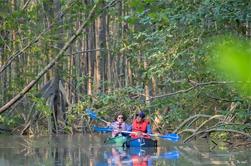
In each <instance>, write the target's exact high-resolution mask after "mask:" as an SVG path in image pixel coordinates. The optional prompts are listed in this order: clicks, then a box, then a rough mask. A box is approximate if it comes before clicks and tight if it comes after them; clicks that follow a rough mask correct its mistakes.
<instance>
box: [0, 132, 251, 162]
mask: <svg viewBox="0 0 251 166" xmlns="http://www.w3.org/2000/svg"><path fill="white" fill-rule="evenodd" d="M105 138H107V135H99V134H98V135H97V134H95V135H94V134H93V135H82V134H78V135H73V136H71V135H59V136H53V137H49V136H43V137H33V138H28V137H23V136H3V135H0V166H13V165H14V166H15V165H31V166H33V165H38V166H47V165H48V166H49V165H56V166H61V165H62V166H64V165H66V166H72V165H74V166H75V165H76V166H82V165H83V166H106V165H132V166H136V165H139V166H140V165H142V166H144V165H146V166H162V165H163V166H165V165H171V166H179V165H181V166H183V165H185V166H190V165H191V166H193V165H232V166H234V165H251V150H249V149H244V150H231V151H230V150H228V149H227V148H222V147H221V148H220V147H219V146H218V147H216V148H214V149H212V148H211V149H210V148H209V145H208V144H207V143H206V142H201V143H197V144H196V145H195V144H192V143H191V144H186V145H183V144H172V143H170V142H168V141H164V140H159V147H158V148H148V149H137V148H134V149H133V148H129V149H123V148H119V147H112V146H108V145H104V144H103V142H104V140H105Z"/></svg>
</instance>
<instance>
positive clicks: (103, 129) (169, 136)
mask: <svg viewBox="0 0 251 166" xmlns="http://www.w3.org/2000/svg"><path fill="white" fill-rule="evenodd" d="M93 129H94V131H96V132H112V131H113V129H112V128H109V127H96V126H94V128H93ZM120 132H121V133H129V134H131V133H136V132H132V131H120ZM146 135H149V136H151V137H159V138H162V139H164V140H168V141H172V142H178V141H179V140H180V136H179V135H178V134H175V133H170V134H165V135H158V134H146Z"/></svg>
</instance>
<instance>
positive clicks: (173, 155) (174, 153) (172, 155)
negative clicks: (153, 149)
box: [160, 151, 180, 160]
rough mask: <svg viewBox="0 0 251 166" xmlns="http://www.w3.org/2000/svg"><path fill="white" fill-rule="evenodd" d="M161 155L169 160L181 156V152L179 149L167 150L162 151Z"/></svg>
mask: <svg viewBox="0 0 251 166" xmlns="http://www.w3.org/2000/svg"><path fill="white" fill-rule="evenodd" d="M160 157H161V158H164V159H168V160H176V159H178V158H179V157H180V152H179V151H171V152H166V153H162V154H161V155H160Z"/></svg>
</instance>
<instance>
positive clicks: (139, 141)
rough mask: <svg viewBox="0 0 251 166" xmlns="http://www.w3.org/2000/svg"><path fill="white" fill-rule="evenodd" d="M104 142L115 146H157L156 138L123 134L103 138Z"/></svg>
mask: <svg viewBox="0 0 251 166" xmlns="http://www.w3.org/2000/svg"><path fill="white" fill-rule="evenodd" d="M105 144H110V145H114V146H117V147H157V140H153V139H150V138H135V139H133V138H131V137H125V136H116V137H112V138H108V139H106V140H105Z"/></svg>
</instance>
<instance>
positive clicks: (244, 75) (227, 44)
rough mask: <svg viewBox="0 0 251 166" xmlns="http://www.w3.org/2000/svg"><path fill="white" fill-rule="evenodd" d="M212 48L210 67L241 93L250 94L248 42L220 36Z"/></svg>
mask: <svg viewBox="0 0 251 166" xmlns="http://www.w3.org/2000/svg"><path fill="white" fill-rule="evenodd" d="M211 49H212V67H214V68H215V69H216V70H217V72H218V75H219V77H220V78H221V79H223V80H229V81H233V82H234V84H233V85H234V86H235V87H237V88H238V90H239V91H240V92H241V94H243V95H251V71H250V66H251V51H250V42H249V41H246V40H240V39H238V38H236V37H222V38H220V39H218V40H216V42H215V47H211Z"/></svg>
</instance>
